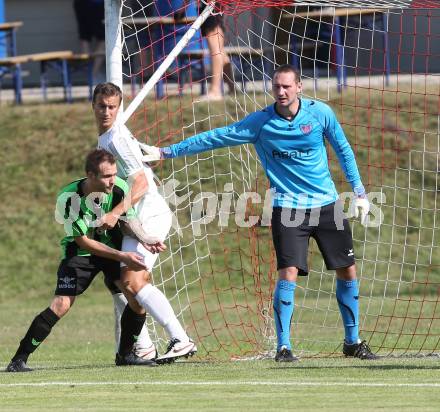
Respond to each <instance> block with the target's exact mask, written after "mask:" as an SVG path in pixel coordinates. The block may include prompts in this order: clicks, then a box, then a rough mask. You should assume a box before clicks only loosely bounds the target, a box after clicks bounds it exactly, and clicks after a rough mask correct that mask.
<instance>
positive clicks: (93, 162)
mask: <svg viewBox="0 0 440 412" xmlns="http://www.w3.org/2000/svg"><path fill="white" fill-rule="evenodd" d="M104 162H109V163H110V164H112V165H113V164H115V163H116V159H115V158H114V156H113V155H112V154H111V153H109V152H106V151H105V150H103V149H94V150H92V151H91V152H90V153H89V154H88V155H87V157H86V173H89V172H91V173H93V174H94V175H95V176H98V174H99V165H100V164H101V163H104Z"/></svg>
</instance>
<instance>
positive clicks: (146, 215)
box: [121, 195, 173, 272]
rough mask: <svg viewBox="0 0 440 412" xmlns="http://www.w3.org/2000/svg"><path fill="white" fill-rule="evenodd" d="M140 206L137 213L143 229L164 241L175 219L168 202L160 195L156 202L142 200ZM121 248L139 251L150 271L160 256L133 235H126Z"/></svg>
mask: <svg viewBox="0 0 440 412" xmlns="http://www.w3.org/2000/svg"><path fill="white" fill-rule="evenodd" d="M141 202H142V200H141ZM141 202H140V203H141ZM139 206H140V207H139V208H137V209H138V210H137V215H138V217H139V219H140V221H141V222H142V229H143V230H144V231H145V233H147V234H148V235H149V236H152V237H154V238H155V239H157V241H160V242H163V241H164V240H165V239H166V238H167V236H168V233H169V231H170V229H171V224H172V220H173V214H172V212H171V210H170V208H169V207H168V205H167V203H166V202H165V200H164V199H163V198H162V197H161V196H160V195H158V197H157V198H156V199H155V201H154V202H148V201H147V202H142V203H141V204H140V205H139ZM121 250H122V251H123V252H137V253H139V254H140V255H142V256H143V257H144V263H145V265H146V266H147V268H148V271H149V272H151V271H152V269H153V266H154V263H155V262H156V260H157V258H158V257H159V254H158V253H151V252H149V251H148V250H146V249H145V248H144V247H143V246H142V245H141V244H140V243H139V242H138V241H137V240H136V239H134V238H132V237H131V236H124V238H123V240H122V248H121ZM124 266H126V265H125V264H124V263H122V262H121V267H124Z"/></svg>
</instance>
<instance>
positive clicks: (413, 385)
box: [0, 381, 440, 388]
mask: <svg viewBox="0 0 440 412" xmlns="http://www.w3.org/2000/svg"><path fill="white" fill-rule="evenodd" d="M112 385H114V386H122V385H124V386H130V385H133V386H135V385H148V386H165V385H166V386H237V385H241V386H318V387H319V386H350V387H379V388H399V387H408V388H438V387H440V383H389V382H328V381H327V382H285V381H284V382H272V381H269V382H268V381H237V382H231V381H229V382H221V381H203V382H192V381H180V382H177V381H156V382H151V381H134V382H126V381H124V382H27V383H24V382H23V383H3V384H0V388H8V387H45V386H72V387H74V386H112Z"/></svg>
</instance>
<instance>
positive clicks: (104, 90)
mask: <svg viewBox="0 0 440 412" xmlns="http://www.w3.org/2000/svg"><path fill="white" fill-rule="evenodd" d="M98 95H103V96H106V97H110V96H118V97H119V103H121V102H122V91H121V89H120V88H119V86H116V84H114V83H110V82H108V83H99V84H97V85H96V87H95V90H94V91H93V98H92V103H95V102H96V99H97V98H98Z"/></svg>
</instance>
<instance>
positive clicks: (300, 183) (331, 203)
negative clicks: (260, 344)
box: [142, 65, 377, 362]
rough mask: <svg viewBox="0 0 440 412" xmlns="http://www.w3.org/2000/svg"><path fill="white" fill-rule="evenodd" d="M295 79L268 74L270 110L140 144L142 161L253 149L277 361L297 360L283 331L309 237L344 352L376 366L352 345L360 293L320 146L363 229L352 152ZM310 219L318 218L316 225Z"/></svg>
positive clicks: (360, 344)
mask: <svg viewBox="0 0 440 412" xmlns="http://www.w3.org/2000/svg"><path fill="white" fill-rule="evenodd" d="M301 87H302V84H301V79H300V75H299V73H298V71H297V70H296V69H295V68H294V67H293V66H290V65H283V66H280V67H279V68H278V69H277V70H276V71H275V73H274V76H273V82H272V92H273V96H274V99H275V103H274V104H273V105H271V106H268V107H266V108H265V109H263V110H261V111H257V112H254V113H251V114H250V115H248V116H246V117H245V118H244V119H242V120H241V121H239V122H237V123H234V124H231V125H229V126H225V127H221V128H217V129H214V130H210V131H207V132H204V133H200V134H197V135H195V136H192V137H190V138H188V139H185V140H183V141H182V142H180V143H177V144H173V145H171V146H168V147H163V148H157V147H153V146H147V145H142V149H143V150H144V152H145V153H146V156H145V158H144V159H145V160H146V161H153V160H159V159H166V158H173V157H178V156H186V155H192V154H196V153H200V152H204V151H207V150H213V149H217V148H220V147H226V146H236V145H240V144H245V143H250V144H253V145H254V146H255V149H256V151H257V153H258V156H259V158H260V160H261V164H262V167H263V168H264V170H265V172H266V174H267V177H268V178H269V181H270V186H271V188H272V190H273V212H272V221H271V224H272V236H273V243H274V247H275V251H276V255H277V266H278V273H279V279H278V282H277V285H276V288H275V292H274V296H273V308H274V318H275V326H276V331H277V340H278V342H277V354H276V356H275V360H276V361H278V362H293V361H296V360H298V358H297V357H296V356H294V355H293V354H292V350H291V343H290V324H291V319H292V316H293V311H294V292H295V288H296V281H297V277H298V275H307V274H308V266H307V252H308V243H309V239H310V237H313V238H314V239H315V240H316V242H317V244H318V247H319V249H320V251H321V253H322V256H323V258H324V261H325V263H326V266H327V269H333V270H336V277H337V287H336V298H337V301H338V304H339V308H340V311H341V315H342V320H343V323H344V329H345V339H344V345H343V353H344V354H345V355H346V356H351V357H357V358H361V359H376V358H377V356H376V355H375V354H374V353H372V352H371V350H370V348H369V347H368V345H367V343H366V342H365V341H361V340H360V338H359V327H358V325H359V302H358V298H359V293H358V282H357V277H356V267H355V260H354V252H353V239H352V235H351V230H350V226H349V224H348V222H347V219H346V218H345V215H344V214H343V211H342V205H341V204H340V203H339V201H338V193H337V191H336V188H335V184H334V182H333V180H332V177H331V174H330V170H329V167H328V159H327V151H326V147H325V139H327V140H328V141H329V143H330V145H331V146H332V148H333V149H334V151H335V152H336V155H337V157H338V159H339V163H340V165H341V167H342V169H343V171H344V174H345V177H346V179H347V182H348V183H349V184H350V185H351V187H352V189H353V192H354V193H355V199H354V210H355V214H356V216H358V213H359V211H360V214H361V220H362V222H363V223H365V221H366V218H367V215H368V212H369V202H368V200H367V197H366V193H365V189H364V186H363V185H362V181H361V178H360V175H359V171H358V167H357V165H356V160H355V157H354V154H353V150H352V149H351V147H350V144H349V143H348V141H347V138H346V137H345V134H344V132H343V130H342V127H341V125H340V124H339V122H338V120H337V119H336V116H335V114H334V112H333V110H332V109H331V108H330V107H329V106H328V105H327V104H325V103H322V102H319V101H316V100H310V99H304V98H300V97H299V93H300V92H301ZM316 217H319V219H317V218H316Z"/></svg>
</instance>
